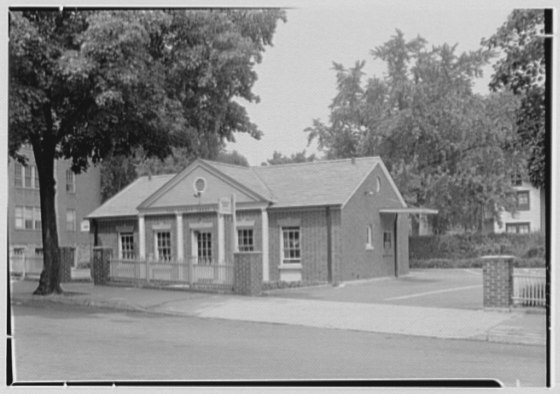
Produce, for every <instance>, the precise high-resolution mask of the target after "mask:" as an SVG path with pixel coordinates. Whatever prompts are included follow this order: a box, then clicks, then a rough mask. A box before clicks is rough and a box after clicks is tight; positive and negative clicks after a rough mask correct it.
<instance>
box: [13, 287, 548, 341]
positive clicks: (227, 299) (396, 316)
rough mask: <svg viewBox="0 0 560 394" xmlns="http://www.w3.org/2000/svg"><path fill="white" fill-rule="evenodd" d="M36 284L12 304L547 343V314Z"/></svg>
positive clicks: (18, 290)
mask: <svg viewBox="0 0 560 394" xmlns="http://www.w3.org/2000/svg"><path fill="white" fill-rule="evenodd" d="M36 287H37V282H36V281H26V280H19V281H12V282H11V302H12V304H16V305H17V304H33V303H45V302H47V303H48V302H55V303H64V304H73V305H83V306H92V307H104V308H113V309H120V310H128V311H143V312H150V313H160V314H166V315H176V316H191V317H198V318H214V319H227V320H242V321H250V322H259V323H277V324H290V325H301V326H309V327H320V328H332V329H343V330H357V331H367V332H376V333H387V334H402V335H412V336H424V337H435V338H446V339H469V340H480V341H491V342H503V343H515V344H526V345H544V344H545V341H546V339H545V335H546V334H545V322H546V316H545V314H544V313H523V312H499V311H483V310H459V309H450V308H428V307H416V306H403V305H388V304H363V303H351V302H334V301H317V300H301V299H290V298H276V297H272V296H266V297H244V296H236V295H218V294H208V293H195V292H187V291H173V290H156V289H140V288H131V287H113V286H93V284H92V283H87V282H81V283H79V282H72V283H65V284H63V289H64V290H65V294H63V295H51V296H46V297H43V296H33V295H32V292H33V290H34V289H35V288H36Z"/></svg>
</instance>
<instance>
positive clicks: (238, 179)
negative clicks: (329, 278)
mask: <svg viewBox="0 0 560 394" xmlns="http://www.w3.org/2000/svg"><path fill="white" fill-rule="evenodd" d="M198 166H201V167H203V168H206V169H208V170H210V171H212V172H214V173H215V174H217V175H219V176H220V177H221V178H222V179H224V180H226V181H228V182H230V183H231V184H234V185H237V187H239V188H240V190H246V191H248V192H250V193H252V194H253V195H255V196H258V197H260V199H261V200H264V201H268V202H270V203H271V207H273V208H289V207H294V208H295V207H311V206H324V205H342V206H343V205H345V204H346V202H347V201H348V200H349V199H350V197H351V196H352V195H353V194H354V193H355V192H356V190H357V189H358V187H359V186H360V185H361V184H362V183H363V182H364V181H365V179H366V177H367V176H368V175H369V174H370V173H371V172H372V171H373V170H374V169H375V168H376V167H377V166H380V168H381V170H382V171H383V172H384V173H385V175H386V176H387V178H388V180H389V183H390V184H391V187H392V189H393V190H394V191H395V193H396V194H397V196H398V199H399V201H400V202H401V205H402V206H403V207H406V203H405V202H404V199H403V198H402V196H401V194H400V192H399V190H398V189H397V187H396V185H395V183H394V182H393V180H392V178H391V176H390V174H389V172H388V171H387V168H386V167H385V165H384V164H383V161H382V160H381V158H379V157H377V156H375V157H361V158H356V159H343V160H328V161H315V162H306V163H293V164H283V165H271V166H260V167H242V166H236V165H231V164H224V163H219V162H214V161H208V160H200V159H198V160H196V161H195V162H193V163H192V164H191V165H189V166H188V167H187V168H186V169H185V170H183V171H181V172H180V173H178V174H169V175H159V176H152V177H151V180H148V177H142V178H139V179H137V180H136V181H135V182H133V183H132V184H131V185H129V186H128V187H127V188H125V189H124V190H123V191H122V192H120V193H119V194H117V195H116V196H115V197H113V198H112V199H111V200H109V201H107V202H106V203H105V204H103V205H102V206H101V207H99V208H98V209H96V210H95V211H94V212H92V213H91V214H90V215H88V218H96V217H109V216H127V215H136V214H137V213H138V210H137V208H142V207H145V206H148V205H149V204H150V202H151V201H154V200H155V199H156V198H158V197H159V196H161V195H162V194H164V193H165V192H166V191H167V190H169V189H170V188H171V187H172V186H173V185H174V184H176V183H177V182H179V181H180V180H181V179H183V178H184V177H185V176H186V174H188V173H189V172H190V171H192V169H193V168H196V167H198Z"/></svg>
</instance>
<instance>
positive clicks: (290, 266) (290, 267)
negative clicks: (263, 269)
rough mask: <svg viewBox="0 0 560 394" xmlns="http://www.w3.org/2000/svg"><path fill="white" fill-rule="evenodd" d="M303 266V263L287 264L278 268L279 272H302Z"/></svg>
mask: <svg viewBox="0 0 560 394" xmlns="http://www.w3.org/2000/svg"><path fill="white" fill-rule="evenodd" d="M302 268H303V266H302V265H301V263H287V264H280V265H279V266H278V269H279V270H300V269H302Z"/></svg>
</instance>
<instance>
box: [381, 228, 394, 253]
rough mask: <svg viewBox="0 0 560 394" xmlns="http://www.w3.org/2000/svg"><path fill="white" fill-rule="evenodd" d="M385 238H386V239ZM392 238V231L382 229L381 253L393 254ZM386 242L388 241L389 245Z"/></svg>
mask: <svg viewBox="0 0 560 394" xmlns="http://www.w3.org/2000/svg"><path fill="white" fill-rule="evenodd" d="M387 235H388V237H387ZM386 238H388V240H387V239H386ZM394 238H395V237H393V232H392V231H383V254H393V252H394V247H395V244H394V242H395V240H394ZM387 243H389V245H387Z"/></svg>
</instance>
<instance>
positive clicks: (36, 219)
mask: <svg viewBox="0 0 560 394" xmlns="http://www.w3.org/2000/svg"><path fill="white" fill-rule="evenodd" d="M41 224H42V223H41V207H33V228H34V229H35V230H41Z"/></svg>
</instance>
